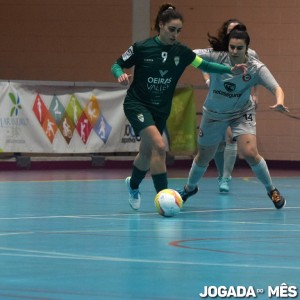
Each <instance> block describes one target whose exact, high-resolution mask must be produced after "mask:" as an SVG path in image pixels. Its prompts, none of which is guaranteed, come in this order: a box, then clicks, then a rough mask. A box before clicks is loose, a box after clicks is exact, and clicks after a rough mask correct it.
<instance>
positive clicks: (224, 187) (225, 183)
mask: <svg viewBox="0 0 300 300" xmlns="http://www.w3.org/2000/svg"><path fill="white" fill-rule="evenodd" d="M218 181H219V191H220V193H228V192H229V182H230V181H231V176H230V177H221V178H219V179H218Z"/></svg>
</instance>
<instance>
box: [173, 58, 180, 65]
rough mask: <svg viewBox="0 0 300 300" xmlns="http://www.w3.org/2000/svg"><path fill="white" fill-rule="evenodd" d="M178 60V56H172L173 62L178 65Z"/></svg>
mask: <svg viewBox="0 0 300 300" xmlns="http://www.w3.org/2000/svg"><path fill="white" fill-rule="evenodd" d="M179 60H180V59H179V56H175V57H174V63H175V65H176V66H178V64H179Z"/></svg>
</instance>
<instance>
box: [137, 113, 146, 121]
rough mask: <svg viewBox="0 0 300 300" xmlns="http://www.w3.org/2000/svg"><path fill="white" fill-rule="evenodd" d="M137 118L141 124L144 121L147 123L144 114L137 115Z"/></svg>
mask: <svg viewBox="0 0 300 300" xmlns="http://www.w3.org/2000/svg"><path fill="white" fill-rule="evenodd" d="M137 118H138V119H139V120H140V121H141V122H144V121H145V118H144V115H143V114H138V115H137Z"/></svg>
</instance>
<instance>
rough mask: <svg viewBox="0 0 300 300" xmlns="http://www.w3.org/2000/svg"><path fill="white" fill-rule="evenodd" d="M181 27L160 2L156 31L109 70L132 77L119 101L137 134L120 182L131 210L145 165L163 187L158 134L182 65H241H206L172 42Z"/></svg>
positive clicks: (238, 69)
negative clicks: (134, 152) (136, 149)
mask: <svg viewBox="0 0 300 300" xmlns="http://www.w3.org/2000/svg"><path fill="white" fill-rule="evenodd" d="M182 27H183V17H182V15H181V14H180V13H179V12H178V11H177V10H176V8H175V6H173V5H171V4H169V3H166V4H163V5H162V6H161V7H160V9H159V11H158V14H157V17H156V20H155V24H154V28H155V30H156V31H157V32H158V35H156V36H154V37H151V38H148V39H146V40H143V41H140V42H136V43H134V44H133V45H132V46H131V47H129V49H128V50H127V51H126V52H125V53H124V54H123V55H122V56H121V57H120V58H118V59H117V61H116V62H115V63H114V64H113V66H112V68H111V70H112V73H113V75H114V76H115V77H116V78H117V79H118V82H119V83H121V84H123V85H128V84H129V83H130V77H131V75H128V74H127V73H125V72H124V71H123V69H124V68H125V69H129V68H131V67H133V66H135V68H134V76H133V81H132V83H131V85H130V87H129V89H128V91H127V95H126V97H125V100H124V104H123V106H124V112H125V115H126V117H127V119H128V120H129V122H130V124H131V125H132V127H133V129H134V132H135V134H136V135H138V136H140V138H141V142H140V148H139V153H138V154H137V156H136V157H135V159H134V162H133V168H132V173H131V177H127V178H126V180H125V182H126V185H127V188H128V191H129V204H130V206H131V208H132V209H134V210H138V209H139V208H140V204H141V194H140V191H139V185H140V183H141V182H142V180H143V179H144V177H145V176H146V173H147V172H148V170H149V169H150V173H151V176H152V179H153V183H154V187H155V190H156V192H157V193H158V192H159V191H161V190H163V189H166V188H168V180H167V169H166V162H165V160H166V145H165V142H164V140H163V137H162V133H163V131H164V129H165V126H166V121H167V118H168V117H169V114H170V110H171V104H172V98H173V93H174V90H175V88H176V85H177V82H178V80H179V78H180V76H181V75H182V73H183V72H184V70H185V68H186V67H187V66H189V65H192V66H194V67H195V68H199V69H201V70H202V71H205V72H207V73H220V74H223V73H234V74H240V73H243V72H244V71H245V65H244V64H239V65H235V66H233V67H228V66H223V65H221V64H217V63H208V62H206V61H205V60H203V59H202V58H200V57H199V56H197V55H196V54H195V53H194V52H193V51H192V50H191V49H190V48H188V47H186V46H185V45H183V44H181V43H180V42H178V41H177V38H178V35H179V33H180V31H181V29H182Z"/></svg>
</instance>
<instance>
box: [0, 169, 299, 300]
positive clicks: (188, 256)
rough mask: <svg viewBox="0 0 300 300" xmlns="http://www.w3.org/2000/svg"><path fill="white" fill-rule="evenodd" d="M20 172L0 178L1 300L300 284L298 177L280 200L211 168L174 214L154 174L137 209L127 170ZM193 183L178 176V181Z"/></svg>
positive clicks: (276, 289)
mask: <svg viewBox="0 0 300 300" xmlns="http://www.w3.org/2000/svg"><path fill="white" fill-rule="evenodd" d="M62 172H63V171H62ZM73 172H81V171H80V170H79V171H73ZM22 174H23V175H24V180H22V178H21V176H20V175H18V174H17V172H16V173H15V176H16V177H17V178H18V180H13V179H12V180H3V179H2V180H0V201H1V210H0V265H1V269H0V299H5V300H9V299H34V300H36V299H41V300H58V299H59V300H62V299H63V300H65V299H66V300H77V299H78V300H79V299H80V300H82V299H84V300H92V299H107V300H113V299H123V300H124V299H126V300H132V299H137V300H175V299H176V300H183V299H202V298H206V299H222V298H226V297H227V298H228V296H230V295H231V296H232V295H233V297H231V299H232V298H237V297H235V296H236V293H238V292H239V293H240V296H243V297H240V298H246V297H245V296H246V295H247V296H248V297H247V299H254V298H255V297H254V294H255V296H256V299H262V300H266V299H279V298H280V296H282V298H285V299H286V298H295V297H292V296H295V295H296V296H297V295H298V293H300V291H299V290H298V289H300V221H299V220H300V217H299V216H300V202H299V189H300V177H276V178H274V183H275V184H276V186H277V188H278V189H280V191H281V192H282V194H284V196H285V197H286V198H287V205H286V206H285V207H284V208H283V209H282V210H276V209H275V208H274V206H273V204H272V202H271V200H270V199H269V198H268V197H267V195H266V192H265V190H264V188H263V186H262V185H261V184H260V183H258V182H257V180H256V179H255V178H252V177H235V178H233V180H232V183H231V192H230V193H229V194H220V193H219V192H218V190H217V185H216V179H215V178H203V180H202V181H201V183H200V186H199V188H200V192H199V193H198V194H197V195H195V196H194V197H192V198H190V199H189V200H188V202H187V203H186V205H185V206H184V208H183V211H182V212H181V213H180V214H179V215H177V216H175V217H173V218H164V217H162V216H160V215H158V214H157V213H156V211H155V208H154V203H153V198H154V196H155V193H154V188H153V185H152V181H151V180H150V179H149V178H146V179H145V181H144V182H143V183H142V186H141V192H142V207H141V209H140V211H139V212H134V211H132V210H131V209H130V207H129V205H128V202H127V201H128V200H127V191H126V188H125V184H124V180H123V179H105V180H102V179H100V180H99V179H91V178H89V177H88V176H86V178H84V176H83V178H80V179H78V180H76V179H68V176H66V177H65V178H64V175H63V173H61V174H60V176H59V179H56V178H52V179H48V180H46V179H42V176H41V177H40V178H41V179H40V178H38V177H37V178H36V179H34V180H29V179H28V178H26V172H23V173H22ZM1 178H2V177H1ZM184 183H185V179H184V178H172V179H169V186H170V188H180V187H182V186H183V184H184ZM282 284H286V286H284V285H282ZM281 285H282V286H281ZM280 286H281V287H280ZM223 287H224V288H223ZM225 287H226V289H227V292H226V289H225ZM238 287H239V288H238ZM206 290H208V296H207V297H205V296H206V295H205V293H206ZM234 290H235V291H234ZM228 293H229V294H228ZM230 293H231V294H230ZM199 294H201V295H199ZM224 295H225V296H226V297H225V296H224Z"/></svg>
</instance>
